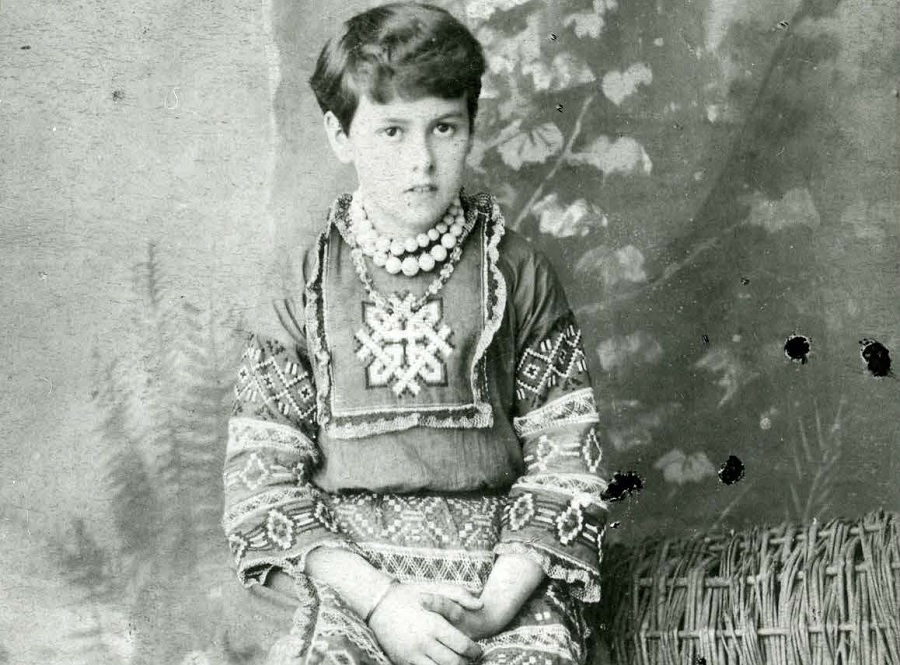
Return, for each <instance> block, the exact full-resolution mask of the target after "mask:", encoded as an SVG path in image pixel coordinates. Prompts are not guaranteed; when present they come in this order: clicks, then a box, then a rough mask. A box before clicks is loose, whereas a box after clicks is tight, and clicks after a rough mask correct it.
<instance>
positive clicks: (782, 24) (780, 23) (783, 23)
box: [778, 21, 790, 30]
mask: <svg viewBox="0 0 900 665" xmlns="http://www.w3.org/2000/svg"><path fill="white" fill-rule="evenodd" d="M789 25H790V23H789V22H788V21H778V27H779V28H781V29H782V30H784V29H785V28H786V27H788V26H789Z"/></svg>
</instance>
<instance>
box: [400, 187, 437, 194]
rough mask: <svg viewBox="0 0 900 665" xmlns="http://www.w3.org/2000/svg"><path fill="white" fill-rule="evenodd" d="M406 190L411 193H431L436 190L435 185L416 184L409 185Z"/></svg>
mask: <svg viewBox="0 0 900 665" xmlns="http://www.w3.org/2000/svg"><path fill="white" fill-rule="evenodd" d="M406 191H408V192H412V193H413V194H431V193H432V192H436V191H437V187H435V186H434V185H416V186H415V187H410V188H409V189H408V190H406Z"/></svg>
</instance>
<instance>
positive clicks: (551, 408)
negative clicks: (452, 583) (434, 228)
mask: <svg viewBox="0 0 900 665" xmlns="http://www.w3.org/2000/svg"><path fill="white" fill-rule="evenodd" d="M346 204H347V199H346V197H344V198H342V199H339V200H338V202H337V203H336V204H335V206H334V207H333V209H332V213H331V215H330V217H329V224H328V225H327V227H326V229H325V230H324V231H323V233H322V234H321V236H320V237H319V240H318V242H317V244H316V246H315V248H314V249H313V251H311V252H310V253H308V255H307V257H306V258H305V260H303V261H302V266H303V267H302V269H300V270H298V272H300V274H301V276H302V278H301V281H302V283H301V284H300V285H296V286H294V288H293V289H292V291H291V293H288V294H286V297H284V298H280V299H278V300H276V301H275V303H274V305H272V306H269V307H266V308H264V309H268V314H267V315H264V316H263V317H262V318H261V319H260V321H259V322H258V323H257V324H256V325H255V328H256V334H255V335H254V336H253V337H252V339H251V340H250V343H249V345H248V349H247V351H246V353H245V354H244V359H243V365H242V368H241V372H240V374H239V378H238V383H237V388H236V394H237V399H236V401H235V409H234V417H233V418H232V421H231V430H230V433H231V436H230V441H229V451H228V457H227V461H226V474H225V477H226V516H225V528H226V532H227V533H228V535H229V540H230V542H231V544H232V549H233V551H234V553H235V556H236V558H237V560H238V567H239V572H240V574H241V578H242V580H244V581H245V583H248V584H249V583H252V582H254V581H261V580H264V578H265V575H266V573H267V572H268V570H269V569H270V568H271V567H272V566H273V565H277V566H280V567H283V568H285V569H287V570H289V571H291V570H297V571H302V570H303V559H304V557H305V554H306V552H308V551H309V550H311V549H313V548H314V547H317V546H321V545H326V546H337V547H347V548H350V549H353V548H354V543H353V542H352V541H351V540H348V539H346V538H344V537H343V536H342V535H341V534H340V533H339V532H338V530H337V528H336V527H335V525H334V521H333V520H332V519H331V518H330V517H329V515H328V507H327V501H326V500H325V499H326V498H327V495H328V494H329V493H334V492H340V491H345V490H369V491H373V492H396V493H410V492H417V491H441V492H472V491H490V492H498V491H499V492H504V493H505V494H506V496H507V497H508V503H507V509H506V511H505V513H504V519H503V524H502V529H501V538H500V542H499V544H498V545H497V547H496V550H495V551H497V552H498V553H502V552H520V553H524V554H527V555H529V556H531V557H532V558H534V559H535V560H536V561H538V562H539V563H540V564H541V566H542V567H543V568H544V570H545V572H546V573H547V574H548V575H550V576H551V577H557V578H563V579H566V580H568V581H570V582H572V583H573V589H575V593H576V596H578V597H580V598H582V599H584V600H596V599H597V598H598V597H599V587H598V586H597V578H598V566H599V557H600V553H601V550H600V540H601V536H602V531H603V525H604V523H605V512H606V504H605V502H604V500H603V498H602V493H603V491H604V490H605V488H606V482H605V481H604V480H603V477H602V473H601V470H600V461H601V450H600V446H599V442H598V439H597V435H596V432H595V430H594V425H595V423H596V422H597V419H598V418H597V412H596V408H595V405H594V398H593V391H592V389H591V385H590V380H589V377H588V373H587V368H586V364H585V357H584V351H583V345H582V339H581V332H580V330H579V328H578V326H577V324H576V322H575V320H574V317H573V315H572V312H571V310H570V308H569V305H568V303H567V301H566V298H565V294H564V292H563V290H562V288H561V286H560V284H559V282H558V280H557V278H556V276H555V274H554V272H553V270H552V268H551V266H550V264H549V263H548V261H547V260H546V258H544V256H543V255H542V254H541V253H540V252H538V251H536V250H535V249H534V248H533V247H532V246H531V245H530V243H528V242H527V241H526V240H525V239H523V238H522V237H521V236H519V235H518V234H516V233H514V232H512V231H506V230H505V229H504V227H503V220H502V216H501V215H500V212H499V210H498V208H497V205H496V203H495V201H494V200H493V199H492V198H491V197H488V196H484V195H481V196H476V197H467V198H465V199H464V208H465V209H466V214H467V217H468V218H469V220H470V221H474V222H475V223H474V225H473V226H472V232H471V234H470V235H469V237H468V238H467V239H466V241H465V243H466V244H465V248H464V251H463V255H462V259H461V261H460V263H459V265H458V266H457V267H456V271H455V272H454V274H453V275H452V277H451V278H450V280H449V281H448V282H447V284H446V285H445V287H444V288H443V289H442V290H441V291H440V292H439V293H438V294H437V296H435V297H431V298H429V299H428V300H427V301H426V302H425V303H424V304H423V306H422V307H421V308H419V309H417V310H415V311H405V312H402V313H401V314H398V313H397V310H398V309H400V305H402V303H403V301H404V300H405V299H408V298H414V297H418V296H419V295H420V294H422V293H424V292H425V289H426V288H427V285H428V284H429V283H430V282H431V280H432V279H434V276H433V275H428V274H422V273H420V275H417V276H416V277H414V278H407V277H390V276H388V275H386V273H384V271H379V272H378V273H377V274H376V277H377V280H376V287H377V288H378V289H379V291H380V292H382V293H383V294H385V296H388V297H393V304H394V305H395V308H396V309H394V310H393V311H384V310H382V309H380V308H378V307H377V306H376V305H375V304H374V303H373V302H372V301H371V299H370V298H369V296H368V295H367V293H366V291H365V289H364V288H363V285H362V282H361V281H360V279H359V277H358V276H357V274H356V272H355V270H354V266H353V263H352V261H351V260H350V257H349V251H348V246H347V245H346V242H345V240H344V239H343V238H342V236H341V224H342V223H345V222H346V219H345V215H346ZM370 270H377V269H373V268H371V264H370ZM407 292H408V293H407Z"/></svg>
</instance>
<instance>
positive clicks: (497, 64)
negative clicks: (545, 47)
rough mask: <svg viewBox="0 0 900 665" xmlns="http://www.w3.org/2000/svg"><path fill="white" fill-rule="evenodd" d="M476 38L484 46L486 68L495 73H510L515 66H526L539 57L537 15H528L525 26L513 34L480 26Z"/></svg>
mask: <svg viewBox="0 0 900 665" xmlns="http://www.w3.org/2000/svg"><path fill="white" fill-rule="evenodd" d="M478 38H479V41H480V42H481V43H482V45H483V46H484V51H485V58H486V60H487V66H488V69H489V70H490V71H491V72H493V73H495V74H512V73H513V72H514V71H515V70H516V67H518V66H523V67H527V66H530V65H531V64H532V63H534V62H537V61H539V60H540V59H541V34H540V18H539V17H538V16H535V15H532V16H529V17H528V19H527V22H526V25H525V28H523V29H522V30H521V31H520V32H517V33H516V34H514V35H505V34H502V33H500V32H497V31H495V30H491V29H490V28H482V29H481V30H479V31H478Z"/></svg>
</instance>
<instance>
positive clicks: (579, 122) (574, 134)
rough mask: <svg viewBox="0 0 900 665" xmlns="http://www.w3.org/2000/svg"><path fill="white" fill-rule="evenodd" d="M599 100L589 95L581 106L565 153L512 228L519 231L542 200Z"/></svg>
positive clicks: (545, 177)
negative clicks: (548, 184)
mask: <svg viewBox="0 0 900 665" xmlns="http://www.w3.org/2000/svg"><path fill="white" fill-rule="evenodd" d="M596 98H597V93H596V92H594V93H592V94H590V95H588V96H587V97H586V98H585V100H584V102H583V103H582V105H581V110H580V111H579V112H578V116H577V117H576V118H575V126H574V127H573V128H572V133H571V134H570V135H569V140H568V141H566V145H565V147H564V148H563V151H562V152H561V153H560V154H559V157H557V159H556V162H555V163H554V164H553V167H552V168H551V169H550V170H549V171H548V172H547V175H545V176H544V178H543V179H542V180H541V182H540V184H539V185H538V186H537V189H535V190H534V192H532V194H531V197H530V198H529V199H528V202H527V203H526V204H525V205H524V206H523V207H522V209H521V210H519V214H518V215H516V218H515V220H514V221H513V223H512V224H510V228H512V229H518V228H519V226H521V225H522V222H524V221H525V218H526V217H527V216H528V214H529V213H530V212H531V208H532V206H534V204H535V202H536V201H537V200H538V199H539V198H540V196H541V194H543V193H544V187H545V186H546V185H547V183H548V182H550V181H551V180H552V179H553V178H554V176H556V173H557V171H559V169H560V167H561V166H562V165H563V164H565V162H566V160H567V159H568V158H569V157H570V156H571V154H572V146H573V145H575V141H576V139H577V138H578V137H579V136H580V135H581V129H582V126H583V124H584V116H585V115H586V114H587V111H588V109H589V108H590V106H591V104H592V103H593V102H594V100H595V99H596Z"/></svg>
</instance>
